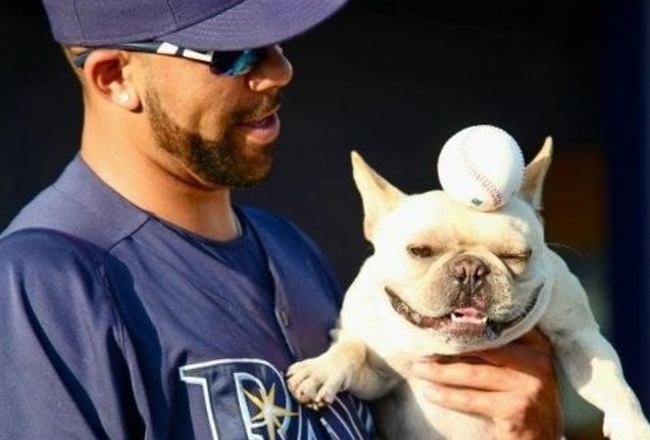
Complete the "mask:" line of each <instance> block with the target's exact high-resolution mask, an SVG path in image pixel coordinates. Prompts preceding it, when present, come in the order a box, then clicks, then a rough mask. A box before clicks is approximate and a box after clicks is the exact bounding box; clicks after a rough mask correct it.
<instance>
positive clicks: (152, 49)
mask: <svg viewBox="0 0 650 440" xmlns="http://www.w3.org/2000/svg"><path fill="white" fill-rule="evenodd" d="M97 49H121V50H127V51H131V52H145V53H156V54H159V55H169V56H173V57H180V58H186V59H188V60H193V61H200V62H202V63H206V64H208V65H209V66H210V71H211V72H212V73H214V74H215V75H224V76H237V75H245V74H247V73H248V72H250V71H251V70H253V69H254V68H255V66H256V65H257V64H258V63H259V62H260V61H262V60H263V59H264V57H265V56H266V54H267V52H268V50H269V47H260V48H256V49H244V50H235V51H225V52H217V51H214V50H210V51H200V50H194V49H186V48H183V47H179V46H175V45H173V44H171V43H164V42H157V41H141V42H137V43H121V44H111V45H109V46H101V47H95V48H92V49H89V50H87V51H85V52H82V53H80V54H78V55H76V56H75V57H74V58H73V60H72V62H73V64H74V65H75V66H76V67H78V68H80V69H83V67H84V64H85V63H86V59H87V58H88V56H89V55H90V54H91V53H92V51H94V50H97Z"/></svg>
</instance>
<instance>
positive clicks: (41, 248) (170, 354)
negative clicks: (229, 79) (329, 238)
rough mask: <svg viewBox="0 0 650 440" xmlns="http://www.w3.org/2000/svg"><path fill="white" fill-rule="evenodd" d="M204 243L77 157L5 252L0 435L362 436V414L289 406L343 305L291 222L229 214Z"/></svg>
mask: <svg viewBox="0 0 650 440" xmlns="http://www.w3.org/2000/svg"><path fill="white" fill-rule="evenodd" d="M237 215H238V217H239V219H240V221H241V223H242V225H243V234H242V236H241V237H239V238H237V239H235V240H232V241H229V242H223V243H220V242H213V241H211V240H206V239H204V238H201V237H197V236H195V235H193V234H191V233H189V232H187V231H183V230H181V229H178V228H177V227H174V226H173V225H170V224H167V223H165V222H164V221H162V220H160V219H158V218H156V217H155V216H154V215H151V214H150V213H147V212H144V211H142V210H140V209H138V208H137V207H135V206H133V205H132V204H131V203H129V202H128V201H127V200H125V199H124V198H122V197H121V196H120V195H119V194H117V193H116V192H114V191H113V190H112V189H111V188H109V187H108V186H106V185H105V184H104V183H103V182H101V181H100V180H99V179H98V178H97V176H96V175H95V174H93V172H92V171H91V170H90V169H89V168H88V167H87V166H86V165H85V164H84V163H83V161H82V160H81V159H80V158H79V157H77V158H75V159H74V160H73V161H72V162H71V163H70V165H69V166H68V167H67V168H66V170H65V171H64V173H63V174H62V176H61V177H60V178H59V179H58V180H57V182H55V183H54V185H52V186H51V187H49V188H47V189H46V190H45V191H44V192H43V193H41V194H40V195H39V196H37V197H36V199H35V200H34V201H32V202H31V203H30V204H29V205H27V206H26V207H25V209H23V211H22V212H21V213H20V214H19V215H18V216H17V218H16V219H15V220H14V221H13V222H12V223H11V225H10V226H9V227H8V228H7V230H6V231H5V232H4V233H3V234H2V238H1V239H0V359H2V363H3V366H2V368H1V369H0V438H3V439H4V438H6V439H12V440H21V439H25V440H27V439H29V440H37V439H83V440H86V439H110V440H120V439H152V440H153V439H156V440H161V439H172V440H185V439H213V440H217V439H218V440H244V439H251V440H253V439H255V440H261V439H278V440H279V439H287V440H288V439H291V440H293V439H330V438H332V439H340V440H345V439H365V438H370V434H369V433H370V431H371V419H370V415H369V413H368V411H367V408H366V406H365V405H363V404H362V403H361V402H359V401H357V400H355V399H354V398H352V396H350V395H348V394H341V395H339V397H338V398H337V400H336V402H335V403H334V405H332V406H331V407H330V408H328V409H324V410H322V411H319V412H315V411H312V410H310V409H308V408H306V407H304V406H300V405H298V404H297V403H296V401H295V400H293V399H292V398H291V396H290V394H289V392H288V390H287V387H286V384H285V380H284V374H285V371H286V369H287V367H288V366H289V365H290V364H291V363H293V362H295V361H296V360H297V359H302V358H304V357H309V356H314V355H316V354H319V353H321V352H322V351H324V350H325V349H326V348H327V346H328V345H329V337H328V332H329V330H330V329H331V328H332V327H333V326H334V324H335V320H336V317H337V314H338V309H339V306H340V303H341V300H342V293H341V289H340V287H339V286H338V284H337V282H336V281H335V278H334V277H333V275H332V272H331V269H330V267H329V266H328V264H327V262H326V261H325V259H324V258H323V256H322V255H321V253H320V251H319V250H318V249H317V248H316V247H315V245H314V244H313V243H312V241H310V240H309V238H308V237H306V236H305V235H304V234H303V233H302V232H301V231H300V230H298V229H297V228H296V227H295V226H293V225H292V224H291V223H289V222H287V221H285V220H282V219H280V218H279V217H277V216H275V215H272V214H270V213H268V212H265V211H262V210H257V209H253V208H250V207H237Z"/></svg>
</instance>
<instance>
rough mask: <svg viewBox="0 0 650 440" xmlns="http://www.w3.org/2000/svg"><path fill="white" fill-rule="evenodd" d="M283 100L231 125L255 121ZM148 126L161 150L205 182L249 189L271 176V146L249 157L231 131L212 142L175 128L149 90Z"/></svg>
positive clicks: (243, 113) (275, 100) (277, 99)
mask: <svg viewBox="0 0 650 440" xmlns="http://www.w3.org/2000/svg"><path fill="white" fill-rule="evenodd" d="M280 101H281V97H280V96H279V95H278V96H275V97H274V98H268V99H267V100H265V101H263V102H262V104H260V105H259V106H258V107H256V108H255V109H253V110H248V111H240V112H235V113H233V114H232V116H231V118H230V120H231V121H235V122H236V121H244V120H250V119H254V118H255V116H256V115H261V114H264V113H265V112H268V111H269V109H271V108H274V107H276V106H277V105H278V104H279V102H280ZM145 103H146V105H147V107H148V110H149V113H148V114H149V122H150V123H151V126H152V129H153V131H154V134H155V136H156V141H157V144H158V146H159V147H160V148H162V149H163V150H165V151H166V152H167V153H169V154H171V155H172V156H173V157H174V158H176V159H178V160H180V161H181V162H182V163H183V164H185V166H187V167H188V168H189V169H190V170H191V171H192V172H193V173H194V174H196V175H197V176H198V177H200V178H201V179H202V180H203V181H204V182H206V183H209V184H212V185H219V186H226V187H229V188H247V187H251V186H255V185H257V184H259V183H260V182H262V181H263V180H265V179H266V178H267V177H268V176H269V174H270V173H271V168H272V165H273V158H272V156H271V150H272V149H273V145H274V144H275V143H276V142H273V144H272V145H265V146H264V148H263V149H258V150H257V151H255V153H254V154H247V152H246V150H247V146H246V144H245V143H244V142H243V140H241V139H238V138H237V137H236V136H235V135H234V133H233V132H232V130H231V129H230V128H228V129H227V130H226V131H225V132H224V135H223V137H222V138H221V139H220V140H218V141H209V140H206V139H204V138H202V137H201V135H200V134H198V133H196V132H192V131H190V130H186V129H184V128H183V127H181V126H179V125H178V124H176V123H175V122H174V121H173V120H172V119H171V118H170V117H169V115H168V114H167V113H166V112H165V111H164V109H163V108H162V105H161V103H160V99H159V97H158V95H157V94H156V93H155V92H154V91H152V90H149V91H148V92H147V94H146V96H145Z"/></svg>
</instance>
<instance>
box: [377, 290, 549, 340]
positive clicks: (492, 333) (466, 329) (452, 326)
mask: <svg viewBox="0 0 650 440" xmlns="http://www.w3.org/2000/svg"><path fill="white" fill-rule="evenodd" d="M542 287H543V286H539V287H538V288H536V289H535V292H534V294H533V296H532V298H531V301H530V303H529V304H528V305H527V306H526V309H525V310H524V311H523V313H521V314H520V315H519V316H517V317H516V318H514V319H511V320H508V321H496V320H493V319H490V318H489V317H488V315H487V314H486V313H485V312H484V311H481V310H479V309H477V308H474V307H462V308H457V309H454V310H452V311H451V313H448V314H446V315H443V316H427V315H423V314H421V313H419V312H417V311H415V310H413V308H412V307H411V306H409V305H408V304H407V303H406V302H405V301H404V300H402V299H401V298H400V297H399V295H397V294H396V293H395V292H394V291H393V290H391V289H390V288H388V287H385V288H384V290H385V291H386V294H388V298H389V299H390V304H391V306H392V307H393V309H394V310H395V311H396V312H397V313H398V314H400V315H401V316H402V317H404V319H406V320H407V321H408V322H410V323H411V324H413V325H415V326H417V327H420V328H423V329H432V330H440V331H445V332H447V333H454V334H457V335H464V336H465V337H469V336H472V335H473V336H482V337H485V338H487V339H488V340H495V339H498V338H499V336H501V333H503V331H504V330H506V329H508V328H510V327H513V326H514V325H516V324H517V323H519V322H520V321H522V320H523V319H524V318H525V317H526V316H527V315H528V314H529V313H530V311H531V310H532V309H533V307H534V306H535V304H536V302H537V297H538V296H539V292H540V291H541V289H542Z"/></svg>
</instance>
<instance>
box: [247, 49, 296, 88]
mask: <svg viewBox="0 0 650 440" xmlns="http://www.w3.org/2000/svg"><path fill="white" fill-rule="evenodd" d="M291 78H293V67H292V66H291V63H290V62H289V60H288V59H287V58H286V57H285V56H284V54H283V52H282V48H281V47H280V46H279V45H277V44H276V45H274V46H271V47H270V48H269V51H268V53H267V54H266V56H265V57H264V59H263V60H262V61H261V62H260V63H259V64H258V65H257V66H255V68H254V69H253V70H251V71H250V72H249V73H248V84H249V87H250V88H251V90H253V91H254V92H263V91H266V90H269V89H272V88H280V87H284V86H286V85H287V84H289V82H291Z"/></svg>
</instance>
